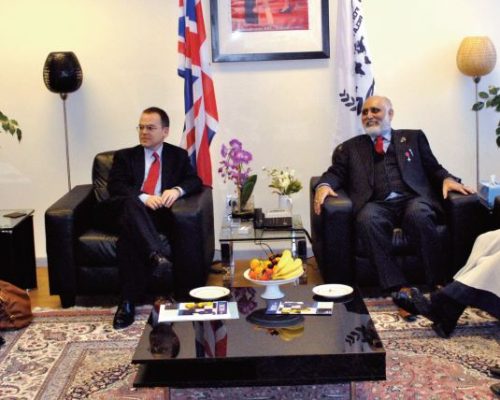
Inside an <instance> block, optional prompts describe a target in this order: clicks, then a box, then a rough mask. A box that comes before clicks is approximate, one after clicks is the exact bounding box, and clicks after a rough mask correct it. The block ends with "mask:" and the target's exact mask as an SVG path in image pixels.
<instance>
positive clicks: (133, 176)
mask: <svg viewBox="0 0 500 400" xmlns="http://www.w3.org/2000/svg"><path fill="white" fill-rule="evenodd" d="M161 163H162V168H161V189H162V191H163V190H166V189H171V188H173V187H174V186H179V187H181V188H182V189H183V190H184V192H185V194H186V195H188V194H191V193H196V192H199V191H200V190H201V186H202V184H201V179H200V178H199V177H198V176H197V175H196V172H195V171H194V169H193V167H192V166H191V163H190V161H189V157H188V154H187V151H186V150H184V149H181V148H180V147H177V146H173V145H171V144H169V143H163V150H162V156H161ZM144 170H145V161H144V147H142V146H141V145H138V146H135V147H130V148H127V149H122V150H118V151H117V152H116V153H115V155H114V158H113V166H112V167H111V171H110V174H109V182H108V190H109V194H110V196H111V198H112V199H113V198H120V197H124V196H125V197H126V196H135V197H137V196H139V195H140V194H141V188H142V184H143V181H144Z"/></svg>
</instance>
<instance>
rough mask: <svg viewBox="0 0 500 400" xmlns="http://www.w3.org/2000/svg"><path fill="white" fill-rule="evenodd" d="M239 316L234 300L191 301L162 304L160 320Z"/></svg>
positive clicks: (202, 319)
mask: <svg viewBox="0 0 500 400" xmlns="http://www.w3.org/2000/svg"><path fill="white" fill-rule="evenodd" d="M237 318H239V314H238V307H237V304H236V302H234V301H199V302H189V303H176V304H172V303H169V304H162V305H161V306H160V314H159V317H158V322H172V321H210V320H217V319H237Z"/></svg>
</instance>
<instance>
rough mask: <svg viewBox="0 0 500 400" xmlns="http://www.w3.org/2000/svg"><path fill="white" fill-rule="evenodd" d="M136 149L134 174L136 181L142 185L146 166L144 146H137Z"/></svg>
mask: <svg viewBox="0 0 500 400" xmlns="http://www.w3.org/2000/svg"><path fill="white" fill-rule="evenodd" d="M136 149H137V150H136V151H135V152H134V160H133V164H132V165H133V174H134V180H135V182H138V184H139V187H142V183H143V182H144V171H145V169H146V166H145V164H144V147H142V146H137V147H136Z"/></svg>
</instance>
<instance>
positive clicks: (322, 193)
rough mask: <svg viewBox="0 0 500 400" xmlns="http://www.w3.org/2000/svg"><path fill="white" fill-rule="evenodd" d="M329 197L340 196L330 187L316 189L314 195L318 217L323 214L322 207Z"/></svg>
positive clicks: (315, 211) (315, 210)
mask: <svg viewBox="0 0 500 400" xmlns="http://www.w3.org/2000/svg"><path fill="white" fill-rule="evenodd" d="M328 196H333V197H337V196H338V195H337V193H335V192H334V190H333V189H332V188H331V187H330V186H328V185H324V186H320V187H319V188H317V189H316V193H315V194H314V213H315V214H316V215H319V214H320V213H321V205H322V204H323V203H324V202H325V199H326V198H327V197H328Z"/></svg>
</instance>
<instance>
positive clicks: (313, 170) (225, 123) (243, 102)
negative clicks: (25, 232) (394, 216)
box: [0, 0, 500, 259]
mask: <svg viewBox="0 0 500 400" xmlns="http://www.w3.org/2000/svg"><path fill="white" fill-rule="evenodd" d="M311 1H316V0H311ZM336 4H337V2H336V1H331V2H330V28H331V35H330V36H331V37H330V39H331V43H332V49H331V53H332V54H334V51H333V50H334V49H333V44H334V43H335V21H336ZM479 4H480V6H479ZM204 7H205V14H206V23H207V27H208V24H209V18H208V15H209V7H208V1H207V0H204ZM363 7H364V11H365V21H366V23H367V25H366V28H367V37H368V45H369V49H370V51H371V55H372V61H373V62H374V71H375V74H376V81H377V85H376V91H377V92H378V93H380V94H385V95H387V96H389V97H391V98H392V100H393V103H394V105H395V109H396V116H395V120H394V126H395V127H396V128H406V127H408V128H422V129H424V130H425V132H426V133H427V135H428V137H429V140H430V142H431V145H432V147H433V150H434V152H435V154H436V156H437V157H438V158H439V159H440V161H441V162H442V163H443V164H444V165H445V166H446V167H447V168H448V169H450V170H451V171H452V172H453V173H455V174H457V175H459V176H461V177H463V178H464V179H465V181H466V182H469V183H471V184H473V183H474V180H475V158H474V157H475V148H474V143H475V139H474V137H475V136H474V135H475V125H474V113H473V112H472V111H470V106H471V104H472V103H473V100H474V86H473V82H472V79H470V78H468V77H465V76H463V75H461V74H460V72H459V71H458V69H457V68H456V65H455V55H456V50H457V48H458V45H459V43H460V41H461V40H462V38H463V37H464V36H469V35H488V36H490V38H491V39H492V40H493V42H494V43H495V44H496V46H497V49H498V50H499V51H500V27H499V26H498V15H500V2H499V1H498V0H482V1H481V2H473V1H470V0H440V1H435V0H419V1H418V2H417V1H410V0H367V1H364V2H363ZM0 9H1V10H2V14H1V16H0V110H2V111H3V112H4V113H6V114H8V115H9V116H10V117H12V118H16V119H17V120H18V121H19V122H20V124H21V127H22V129H23V133H24V138H23V141H22V142H21V144H18V143H17V142H16V141H15V140H14V139H13V138H11V137H10V136H7V135H5V134H1V135H0V192H1V195H0V209H7V208H34V209H35V210H36V211H35V240H36V254H37V257H38V258H40V259H43V258H44V257H45V255H46V253H45V234H44V222H43V214H44V211H45V209H46V208H47V207H48V206H50V205H51V204H52V203H53V202H54V201H56V200H57V199H58V198H59V197H60V196H61V195H63V194H64V193H65V192H66V191H67V183H66V165H65V149H64V128H63V114H62V102H61V100H60V98H59V97H58V95H56V94H53V93H50V92H49V91H48V90H47V89H46V88H45V85H44V83H43V79H42V68H43V64H44V62H45V59H46V57H47V54H48V53H49V52H51V51H59V50H63V51H64V50H71V51H74V52H75V53H76V55H77V56H78V58H79V60H80V63H81V65H82V68H83V73H84V81H83V85H82V87H81V88H80V89H79V90H78V91H77V92H75V93H73V94H70V95H69V98H68V101H67V110H68V123H69V136H70V157H71V179H72V184H73V186H74V185H77V184H83V183H88V182H90V169H91V163H92V159H93V157H94V155H95V153H97V152H99V151H102V150H109V149H116V148H120V147H125V146H131V145H134V144H136V142H137V138H136V132H135V130H134V127H135V126H136V125H137V120H138V117H139V114H140V111H141V110H142V109H143V108H145V107H147V106H150V105H158V106H161V107H164V108H165V109H166V110H167V111H168V112H169V114H170V116H171V120H172V124H171V135H170V138H169V140H170V142H172V143H174V144H178V143H179V140H180V135H181V130H182V125H183V93H182V81H181V79H180V78H179V77H178V76H177V74H176V68H177V54H176V46H177V36H176V35H177V15H178V13H177V1H175V0H148V1H147V2H145V1H140V0H129V1H127V2H124V1H120V0H104V1H103V0H73V1H65V0H45V1H43V2H40V1H35V0H16V1H10V0H0ZM335 65H336V60H335V59H333V58H330V59H328V60H300V61H279V62H252V63H218V64H214V65H213V75H214V80H215V89H216V93H217V100H218V105H219V119H220V129H219V132H218V134H217V135H216V137H215V139H214V141H213V142H212V159H213V164H214V170H216V164H217V163H218V161H219V148H220V145H221V143H223V142H224V143H227V142H228V141H229V140H230V139H231V138H233V137H237V138H239V139H240V140H242V141H243V143H244V145H245V147H246V148H247V149H248V150H250V151H252V152H253V153H254V157H255V159H254V162H253V164H252V166H253V167H254V169H255V170H256V171H259V170H260V168H261V167H262V166H290V167H292V168H295V169H296V170H297V172H298V175H299V177H300V178H301V179H302V181H303V183H304V185H305V187H306V188H307V186H308V180H309V178H310V176H312V175H317V174H320V173H321V172H322V171H323V170H324V169H326V167H327V166H328V163H329V159H330V153H331V150H332V149H331V143H332V135H333V134H334V132H333V130H332V126H333V125H334V122H335V118H336V116H335V115H334V113H333V112H332V109H333V102H334V98H335V93H334V81H333V77H334V69H335ZM499 71H500V68H499V67H498V66H497V67H496V69H495V70H494V72H493V73H492V74H490V75H488V76H486V77H484V78H483V80H482V81H481V83H480V87H481V88H486V87H487V85H488V84H496V85H499V84H500V72H499ZM498 119H499V114H498V113H495V112H493V111H492V110H488V111H483V112H481V113H480V130H481V132H480V133H481V172H482V173H481V175H482V176H488V175H489V174H490V173H496V174H497V175H499V176H500V161H499V159H498V149H497V148H496V145H495V143H494V137H495V135H494V130H495V127H496V124H497V123H498ZM214 182H215V185H214V202H215V205H216V206H215V213H216V231H218V229H219V220H220V218H221V212H222V202H223V199H224V198H225V195H226V193H229V192H230V191H231V188H230V187H228V186H227V185H225V184H223V183H222V180H221V179H220V178H219V177H218V176H217V175H215V174H214ZM255 196H256V201H257V204H258V205H261V206H262V207H263V208H264V209H266V208H272V207H275V206H276V202H277V199H276V197H275V195H272V194H271V192H270V190H269V189H268V188H267V179H266V177H265V175H263V174H260V176H259V181H258V184H257V187H256V192H255ZM294 209H295V210H296V211H297V212H299V213H300V214H302V216H303V218H304V220H305V221H306V225H307V227H309V222H308V221H309V217H308V213H309V200H308V193H307V190H303V191H302V192H301V193H299V194H297V195H295V196H294Z"/></svg>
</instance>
